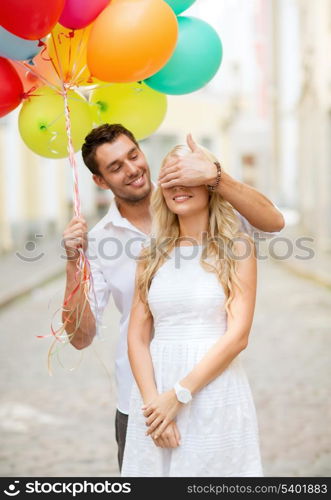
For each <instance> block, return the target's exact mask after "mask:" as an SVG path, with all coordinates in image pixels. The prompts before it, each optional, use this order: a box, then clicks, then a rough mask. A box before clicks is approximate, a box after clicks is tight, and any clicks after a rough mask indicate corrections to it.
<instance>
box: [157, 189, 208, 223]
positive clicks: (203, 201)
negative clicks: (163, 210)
mask: <svg viewBox="0 0 331 500" xmlns="http://www.w3.org/2000/svg"><path fill="white" fill-rule="evenodd" d="M161 190H162V193H163V196H164V199H165V202H166V204H167V206H168V208H169V210H171V212H173V213H175V214H177V215H182V216H188V215H194V214H198V213H200V212H202V211H203V210H206V209H207V208H208V205H209V191H208V189H207V187H206V186H173V187H170V188H161Z"/></svg>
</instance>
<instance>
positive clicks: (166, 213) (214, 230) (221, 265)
mask: <svg viewBox="0 0 331 500" xmlns="http://www.w3.org/2000/svg"><path fill="white" fill-rule="evenodd" d="M199 147H200V148H201V149H203V151H204V153H205V154H206V156H207V157H208V158H209V159H210V160H211V161H217V159H216V157H215V156H214V155H213V154H212V153H211V152H210V151H209V150H207V149H206V148H204V147H202V146H199ZM189 152H190V149H189V148H188V147H187V146H184V145H179V146H176V147H174V148H173V149H172V150H171V151H170V152H169V153H168V154H167V156H166V157H165V158H164V160H163V162H162V166H163V165H164V164H165V163H166V162H167V161H168V160H169V159H170V158H172V157H181V156H185V155H186V154H187V153H189ZM161 168H162V167H161ZM206 189H207V188H206ZM150 210H151V215H152V232H151V241H150V243H149V244H148V246H146V247H145V248H143V250H142V252H141V253H140V256H139V261H140V262H141V263H142V270H141V272H140V273H139V277H138V280H137V287H138V292H139V296H140V299H141V301H142V302H143V303H144V304H145V306H146V308H147V309H148V302H147V297H148V290H149V288H150V285H151V282H152V279H153V277H154V275H155V273H156V272H157V270H158V269H159V268H160V267H161V265H162V264H163V263H164V262H165V260H166V258H167V255H168V254H169V253H170V252H171V250H172V249H173V248H174V247H175V244H176V242H178V241H180V234H179V229H180V228H179V220H178V217H177V214H175V213H173V212H171V211H170V210H169V208H168V206H167V204H166V201H165V199H164V196H163V193H162V189H161V187H160V186H159V187H157V188H155V189H154V192H153V193H152V196H151V205H150ZM206 236H207V242H206V245H205V246H204V249H203V252H201V256H200V264H201V265H202V267H203V268H204V269H205V270H206V271H208V272H214V273H215V274H216V275H217V277H218V279H219V281H220V283H221V285H222V286H223V289H224V293H225V296H226V298H227V300H226V304H225V309H226V311H227V312H229V306H230V303H231V301H232V299H233V285H234V283H235V284H237V285H238V287H239V288H240V285H239V282H238V279H237V275H236V269H235V255H236V254H235V251H234V244H235V241H234V237H237V236H244V237H245V238H247V235H246V234H245V235H244V233H241V232H239V220H238V217H237V216H236V214H235V212H234V210H233V208H232V206H231V205H230V203H228V202H227V201H226V200H225V199H224V198H223V197H222V196H221V195H220V194H219V193H218V192H217V191H211V192H209V227H208V232H207V235H206ZM211 257H215V258H214V259H212V262H213V263H210V262H207V260H206V259H207V258H208V260H210V258H211Z"/></svg>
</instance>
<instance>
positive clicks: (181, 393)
mask: <svg viewBox="0 0 331 500" xmlns="http://www.w3.org/2000/svg"><path fill="white" fill-rule="evenodd" d="M174 389H175V393H176V396H177V399H178V401H179V402H180V403H184V404H186V403H189V402H190V401H191V399H192V394H191V391H189V389H186V387H183V386H182V385H180V383H179V382H177V383H176V384H175V387H174Z"/></svg>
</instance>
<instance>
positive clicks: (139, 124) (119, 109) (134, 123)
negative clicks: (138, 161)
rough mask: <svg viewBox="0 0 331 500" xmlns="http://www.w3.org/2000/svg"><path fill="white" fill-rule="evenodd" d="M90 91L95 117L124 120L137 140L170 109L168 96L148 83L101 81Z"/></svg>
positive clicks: (96, 120) (106, 120)
mask: <svg viewBox="0 0 331 500" xmlns="http://www.w3.org/2000/svg"><path fill="white" fill-rule="evenodd" d="M99 84H100V86H99V88H97V89H96V90H93V91H92V92H91V94H90V104H91V108H92V116H93V121H94V123H95V124H96V125H101V124H102V123H121V124H122V125H124V127H126V128H128V129H129V130H131V132H132V133H133V134H134V135H135V137H136V139H137V140H141V139H144V138H146V137H148V136H149V135H151V134H152V133H153V132H155V130H156V129H157V128H158V127H159V126H160V125H161V123H162V121H163V119H164V117H165V115H166V112H167V96H166V95H165V94H161V93H160V92H157V91H155V90H153V89H151V88H150V87H148V86H147V85H146V84H145V83H113V84H107V83H102V82H99Z"/></svg>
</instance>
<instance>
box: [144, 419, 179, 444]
mask: <svg viewBox="0 0 331 500" xmlns="http://www.w3.org/2000/svg"><path fill="white" fill-rule="evenodd" d="M151 437H152V439H153V442H154V444H155V445H156V446H159V447H160V448H177V446H179V445H180V434H179V430H178V427H177V424H176V422H175V421H174V420H173V421H172V422H170V424H168V426H167V427H166V428H165V430H164V431H163V432H162V434H161V435H160V436H159V437H158V438H157V439H154V438H153V436H151Z"/></svg>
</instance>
